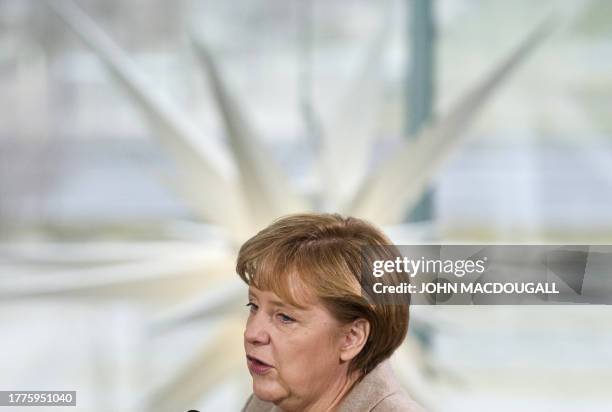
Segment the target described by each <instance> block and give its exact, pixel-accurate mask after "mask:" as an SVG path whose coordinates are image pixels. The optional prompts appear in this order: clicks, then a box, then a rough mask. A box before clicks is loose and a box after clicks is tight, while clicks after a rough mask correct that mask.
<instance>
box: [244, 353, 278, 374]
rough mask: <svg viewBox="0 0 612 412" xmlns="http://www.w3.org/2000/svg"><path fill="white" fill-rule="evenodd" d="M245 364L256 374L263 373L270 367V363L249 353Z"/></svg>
mask: <svg viewBox="0 0 612 412" xmlns="http://www.w3.org/2000/svg"><path fill="white" fill-rule="evenodd" d="M247 366H248V367H249V370H250V371H251V372H252V373H254V374H256V375H263V374H265V373H266V372H268V371H269V370H270V369H272V366H271V365H268V364H267V363H265V362H263V361H261V360H259V359H257V358H255V357H253V356H249V355H247Z"/></svg>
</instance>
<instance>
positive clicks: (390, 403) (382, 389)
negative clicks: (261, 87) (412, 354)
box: [242, 360, 425, 412]
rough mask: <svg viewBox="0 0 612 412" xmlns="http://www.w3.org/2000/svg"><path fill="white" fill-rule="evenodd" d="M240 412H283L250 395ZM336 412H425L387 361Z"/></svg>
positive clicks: (366, 377)
mask: <svg viewBox="0 0 612 412" xmlns="http://www.w3.org/2000/svg"><path fill="white" fill-rule="evenodd" d="M242 412H283V411H282V409H280V408H279V407H277V406H275V405H274V404H273V403H271V402H264V401H262V400H260V399H258V398H257V397H256V396H254V395H251V396H250V397H249V399H248V400H247V402H246V405H245V406H244V408H243V409H242ZM337 412H425V411H424V409H423V408H421V407H420V406H419V404H417V403H416V402H415V401H414V400H412V399H411V398H410V397H409V396H408V394H407V393H406V392H404V390H403V389H402V388H401V387H400V385H399V383H398V382H397V379H396V378H395V375H394V374H393V370H392V369H391V365H390V363H389V361H388V360H386V361H383V362H381V363H380V364H379V365H378V366H376V368H374V369H373V370H372V371H371V372H370V373H368V374H367V375H366V376H364V377H363V379H362V380H361V381H360V382H359V383H357V384H356V385H355V386H354V387H353V389H351V391H350V392H349V393H348V394H347V395H346V397H345V398H344V399H343V400H342V402H341V403H340V405H339V406H338V409H337Z"/></svg>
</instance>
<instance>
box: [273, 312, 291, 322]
mask: <svg viewBox="0 0 612 412" xmlns="http://www.w3.org/2000/svg"><path fill="white" fill-rule="evenodd" d="M276 316H278V319H279V320H280V321H281V322H282V323H293V322H295V319H293V318H292V317H290V316H287V315H285V314H284V313H279V314H277V315H276Z"/></svg>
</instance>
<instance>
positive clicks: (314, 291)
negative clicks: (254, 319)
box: [236, 213, 409, 375]
mask: <svg viewBox="0 0 612 412" xmlns="http://www.w3.org/2000/svg"><path fill="white" fill-rule="evenodd" d="M366 248H367V250H368V253H364V249H366ZM395 256H399V252H397V249H396V248H395V247H394V246H391V242H390V240H389V239H388V238H387V237H386V236H385V235H384V234H383V233H382V232H381V231H380V230H379V229H377V228H376V227H374V226H373V225H371V224H369V223H367V222H365V221H363V220H361V219H357V218H353V217H347V218H345V217H342V216H340V215H338V214H314V213H313V214H296V215H289V216H285V217H282V218H280V219H278V220H276V221H275V222H273V223H272V224H271V225H270V226H268V227H266V228H265V229H263V230H262V231H260V232H259V233H257V234H256V235H255V236H253V237H252V238H251V239H249V240H248V241H246V242H245V243H244V244H243V245H242V247H241V248H240V251H239V253H238V259H237V263H236V272H237V273H238V275H239V276H240V277H241V278H242V280H244V282H245V283H247V284H248V285H252V286H254V287H256V288H257V289H261V290H267V291H272V292H274V293H275V294H276V295H278V296H279V297H280V298H281V299H283V300H284V301H286V302H287V303H289V304H292V305H294V306H298V307H303V306H304V304H305V303H308V302H310V301H311V300H312V297H316V298H318V299H319V300H320V301H321V302H322V303H323V305H324V306H325V307H326V308H327V310H328V311H329V312H330V313H331V314H332V316H334V317H335V318H336V319H337V320H338V321H340V322H341V323H343V324H346V323H349V322H352V321H354V320H356V319H359V318H364V319H366V320H367V321H368V322H369V323H370V334H369V336H368V340H367V342H366V344H365V346H364V348H363V349H362V351H361V352H360V353H359V354H358V355H357V356H356V357H355V358H354V359H353V360H352V361H351V364H350V366H349V372H352V371H355V370H360V371H361V372H362V373H363V374H364V375H365V374H366V373H368V372H370V371H371V370H372V369H374V368H375V367H376V365H378V364H379V363H380V362H382V361H383V360H384V359H386V358H388V357H389V356H391V354H392V353H393V352H394V351H395V349H397V347H398V346H399V345H400V344H401V343H402V341H403V340H404V338H405V336H406V333H407V331H408V316H409V312H408V303H409V296H408V297H407V298H405V300H403V301H401V302H400V301H399V300H397V301H393V302H389V301H387V302H385V303H384V304H376V302H375V301H374V298H372V296H371V295H370V294H369V293H367V291H366V289H364V288H362V284H361V283H360V279H361V274H362V271H363V268H364V264H366V265H368V266H369V267H370V268H371V267H372V260H373V259H385V260H386V259H395ZM370 278H372V276H368V277H367V279H370ZM364 280H366V279H365V278H364ZM296 281H297V282H296ZM398 281H399V280H398V278H397V274H396V273H390V274H386V275H385V276H384V277H381V278H379V279H376V282H382V283H383V284H393V282H398ZM395 284H398V283H395ZM370 290H371V289H370Z"/></svg>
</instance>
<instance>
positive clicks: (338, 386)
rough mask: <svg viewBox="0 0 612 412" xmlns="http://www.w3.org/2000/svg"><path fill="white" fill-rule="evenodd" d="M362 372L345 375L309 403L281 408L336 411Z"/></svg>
mask: <svg viewBox="0 0 612 412" xmlns="http://www.w3.org/2000/svg"><path fill="white" fill-rule="evenodd" d="M360 376H361V373H360V372H359V371H355V372H353V373H352V374H351V375H350V376H347V375H343V378H342V379H341V380H339V381H338V382H337V383H335V384H334V385H330V386H329V388H328V389H327V390H326V391H325V392H324V393H323V394H321V395H320V396H318V397H317V398H316V399H314V400H313V401H312V402H310V403H308V404H306V405H305V404H301V405H295V407H289V408H285V407H282V406H281V405H279V406H281V408H282V410H283V411H285V412H293V411H303V412H334V411H336V410H337V409H338V406H339V405H340V403H341V402H342V400H343V399H344V397H345V396H346V394H347V393H349V392H350V390H351V389H352V388H353V385H354V384H355V382H357V380H358V379H359V377H360Z"/></svg>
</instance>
